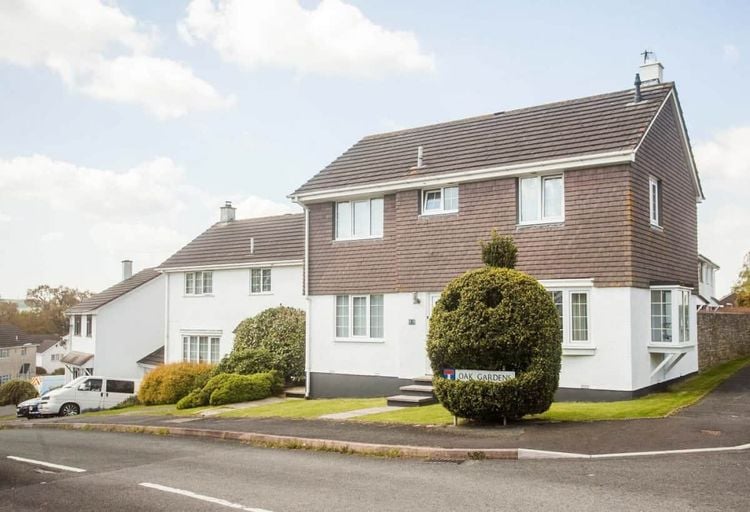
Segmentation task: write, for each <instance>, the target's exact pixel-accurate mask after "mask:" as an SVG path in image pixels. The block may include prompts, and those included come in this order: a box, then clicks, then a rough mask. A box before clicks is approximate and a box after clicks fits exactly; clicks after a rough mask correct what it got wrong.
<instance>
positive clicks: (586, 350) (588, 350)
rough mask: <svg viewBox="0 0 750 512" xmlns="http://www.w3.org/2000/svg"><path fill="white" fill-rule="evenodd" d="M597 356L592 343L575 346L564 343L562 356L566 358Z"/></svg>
mask: <svg viewBox="0 0 750 512" xmlns="http://www.w3.org/2000/svg"><path fill="white" fill-rule="evenodd" d="M594 354H596V346H594V345H591V344H590V343H586V344H583V343H582V344H580V345H574V344H572V343H563V346H562V355H564V356H593V355H594Z"/></svg>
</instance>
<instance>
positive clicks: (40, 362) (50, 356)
mask: <svg viewBox="0 0 750 512" xmlns="http://www.w3.org/2000/svg"><path fill="white" fill-rule="evenodd" d="M35 345H36V366H37V368H44V369H45V371H46V372H47V373H52V372H54V371H55V370H57V369H59V368H64V366H63V364H62V358H63V357H64V356H65V354H67V352H68V347H67V343H66V341H65V339H64V338H61V337H60V336H53V337H50V336H45V339H43V340H41V341H39V342H37V343H35Z"/></svg>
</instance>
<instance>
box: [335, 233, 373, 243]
mask: <svg viewBox="0 0 750 512" xmlns="http://www.w3.org/2000/svg"><path fill="white" fill-rule="evenodd" d="M382 239H383V235H377V236H360V237H356V238H334V239H333V242H334V243H342V242H343V243H346V242H362V241H365V240H382Z"/></svg>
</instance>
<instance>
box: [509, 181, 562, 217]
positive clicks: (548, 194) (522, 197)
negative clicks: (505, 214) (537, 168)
mask: <svg viewBox="0 0 750 512" xmlns="http://www.w3.org/2000/svg"><path fill="white" fill-rule="evenodd" d="M518 220H519V222H520V223H521V224H534V223H541V222H560V221H562V220H563V177H562V176H559V175H558V176H541V177H540V176H534V177H531V178H520V179H519V180H518Z"/></svg>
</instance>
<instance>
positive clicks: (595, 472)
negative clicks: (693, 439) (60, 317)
mask: <svg viewBox="0 0 750 512" xmlns="http://www.w3.org/2000/svg"><path fill="white" fill-rule="evenodd" d="M9 457H21V458H25V459H31V460H35V461H38V462H44V463H51V464H56V465H60V466H65V467H64V468H56V467H49V466H43V465H39V464H34V463H30V462H24V461H20V460H16V459H11V458H9ZM74 469H78V470H85V472H74V471H72V470H74ZM748 482H750V453H724V454H710V455H706V454H701V455H681V456H669V457H661V458H643V459H628V460H623V459H621V460H597V461H469V462H464V463H462V464H456V463H447V462H422V461H414V460H400V459H399V460H396V459H382V458H373V457H361V456H352V455H340V454H334V453H322V452H307V451H289V450H273V449H262V448H253V447H249V446H246V445H241V444H238V443H231V442H220V441H209V440H189V439H175V438H161V437H156V436H147V435H138V434H114V433H98V432H72V431H57V430H41V429H40V430H3V431H0V511H6V510H7V511H10V510H13V511H20V510H80V511H88V510H91V511H102V510H107V511H114V510H129V511H132V510H169V511H183V510H184V511H192V510H207V511H213V510H215V511H222V510H232V509H235V510H237V509H238V510H259V509H262V510H268V511H273V512H283V511H317V510H320V511H334V510H376V511H378V512H382V511H387V510H419V511H426V510H471V511H483V510H493V511H498V510H513V511H518V510H551V511H552V510H554V511H564V510H575V511H586V510H596V511H602V510H618V511H629V510H658V511H660V512H665V511H671V510H675V511H687V510H742V511H747V510H748V507H749V506H750V487H749V486H748ZM142 484H147V485H142ZM190 493H193V494H192V495H190ZM210 500H214V501H210ZM216 500H224V502H216Z"/></svg>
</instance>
